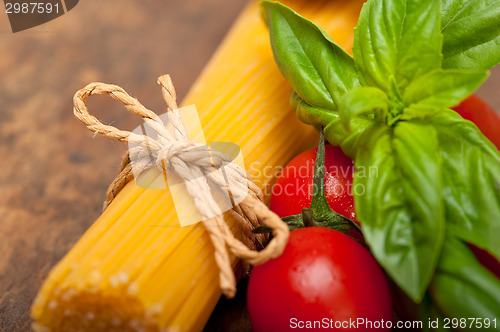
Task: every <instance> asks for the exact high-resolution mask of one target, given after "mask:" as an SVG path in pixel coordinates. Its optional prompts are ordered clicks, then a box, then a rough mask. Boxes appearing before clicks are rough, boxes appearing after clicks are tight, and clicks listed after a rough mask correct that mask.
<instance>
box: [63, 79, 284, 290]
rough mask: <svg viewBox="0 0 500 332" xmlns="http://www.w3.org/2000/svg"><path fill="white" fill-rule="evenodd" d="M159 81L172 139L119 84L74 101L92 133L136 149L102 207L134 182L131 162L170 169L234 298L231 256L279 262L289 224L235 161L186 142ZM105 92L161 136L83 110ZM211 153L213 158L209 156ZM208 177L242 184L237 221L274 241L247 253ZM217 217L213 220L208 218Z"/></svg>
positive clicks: (164, 83) (235, 193) (170, 90)
mask: <svg viewBox="0 0 500 332" xmlns="http://www.w3.org/2000/svg"><path fill="white" fill-rule="evenodd" d="M158 83H159V84H160V85H161V87H162V94H163V99H164V100H165V102H166V104H167V116H168V120H169V123H171V124H172V127H173V129H174V130H173V135H172V134H171V133H170V132H169V131H168V130H167V129H166V128H165V125H164V123H163V122H162V120H161V119H160V118H159V117H158V116H157V114H156V113H154V112H153V111H151V110H148V109H147V108H145V107H144V106H143V105H142V104H141V103H140V102H139V101H138V100H137V99H135V98H133V97H131V96H130V95H129V94H128V93H127V92H125V90H123V89H122V88H121V87H119V86H116V85H111V84H105V83H99V82H96V83H90V84H89V85H87V86H86V87H84V88H83V89H81V90H79V91H77V92H76V94H75V96H74V98H73V103H74V109H73V111H74V114H75V116H76V117H77V118H78V119H79V120H80V121H81V122H82V123H83V124H85V126H87V128H88V129H89V130H90V131H92V132H94V133H96V134H99V135H102V136H104V137H106V138H109V139H114V140H118V141H120V142H127V143H132V144H134V145H135V146H136V147H134V148H132V149H130V150H129V151H128V152H127V153H126V154H125V156H124V158H123V160H122V163H121V166H120V173H119V175H118V177H117V178H116V179H115V180H114V181H113V183H112V184H111V185H110V187H109V188H108V192H107V197H106V201H105V203H104V208H106V207H107V206H108V205H109V204H110V203H111V201H112V200H113V199H114V197H116V195H118V193H119V192H120V190H121V189H122V188H123V187H124V186H125V184H126V183H128V182H129V181H131V180H132V179H133V178H134V175H133V172H132V165H131V163H130V160H131V159H133V160H134V161H136V160H137V162H136V163H135V164H134V169H137V168H139V169H141V170H146V169H149V168H151V167H158V168H159V169H160V170H162V171H164V169H165V168H166V167H168V168H169V169H172V170H174V171H175V172H176V173H177V174H178V175H179V176H180V177H181V178H182V179H183V180H184V183H185V185H186V189H187V191H188V193H189V194H190V195H191V196H192V198H193V199H194V203H195V206H196V208H197V209H198V210H199V212H200V214H201V215H202V216H203V217H204V218H205V220H203V224H204V226H205V228H206V230H207V231H208V233H209V235H210V239H211V241H212V243H213V246H214V248H215V261H216V263H217V266H218V268H219V280H220V288H221V290H222V292H223V294H224V295H225V296H226V297H228V298H231V297H233V296H234V295H235V293H236V280H235V276H234V273H233V270H232V268H231V261H230V257H229V252H230V253H232V254H234V255H235V256H237V257H239V258H242V259H244V260H245V261H246V262H248V263H249V264H252V265H259V264H262V263H264V262H266V261H268V260H270V259H272V258H276V257H278V256H279V255H281V253H282V252H283V250H284V248H285V246H286V243H287V241H288V236H289V229H288V226H287V225H286V224H285V223H284V222H283V221H282V220H281V219H280V218H279V217H278V216H277V215H276V214H275V213H273V212H272V211H270V210H269V209H268V208H267V206H266V205H265V204H264V203H263V201H262V198H263V196H262V192H261V191H260V189H259V188H258V187H257V186H256V185H255V184H254V183H253V182H252V181H250V180H248V178H247V176H246V172H245V170H244V169H243V168H241V167H240V166H238V165H237V164H236V163H231V162H230V161H231V158H230V157H228V156H226V155H224V154H222V153H220V152H217V151H212V150H210V149H209V148H207V147H206V146H204V145H202V144H199V143H194V142H192V141H190V140H189V139H188V136H187V131H186V128H185V126H184V124H183V123H182V120H181V117H180V115H179V112H178V107H177V103H176V93H175V89H174V86H173V84H172V80H171V79H170V76H169V75H164V76H161V77H160V78H158ZM101 94H107V95H109V96H110V97H111V98H113V99H115V100H117V101H119V102H121V103H122V104H123V105H125V107H126V108H127V110H128V111H129V112H130V113H132V114H135V115H138V116H140V117H141V118H143V120H144V122H145V124H146V125H148V126H149V127H150V128H152V129H153V130H154V131H155V132H156V134H157V138H156V139H153V138H151V137H149V136H146V135H139V134H136V133H133V132H129V131H124V130H120V129H118V128H115V127H113V126H109V125H105V124H103V123H102V122H100V121H99V120H98V119H96V118H95V117H94V116H92V115H90V114H89V112H88V110H87V107H86V106H85V100H86V99H87V98H88V97H90V96H92V95H101ZM207 149H208V150H209V152H210V153H209V154H207ZM221 166H224V172H225V174H224V175H223V174H222V173H221V172H214V170H215V169H219V168H220V167H221ZM224 176H226V177H227V178H225V177H224ZM207 179H208V181H210V183H211V184H212V185H215V186H216V187H217V188H221V189H222V188H226V189H227V182H228V181H227V180H228V179H229V181H230V183H231V184H238V185H236V186H231V192H230V194H231V195H232V197H233V198H240V199H238V200H236V201H240V203H239V204H237V205H235V206H234V207H233V209H232V211H231V214H232V215H233V216H234V217H235V219H236V220H237V222H238V225H239V226H240V227H241V228H242V230H243V233H244V234H245V235H246V236H247V237H249V238H251V242H253V238H254V237H255V235H254V234H253V233H252V232H251V230H252V229H253V228H255V227H257V226H259V225H266V226H267V227H270V228H272V229H273V239H272V240H271V241H270V242H269V244H268V245H267V246H266V247H265V248H264V249H263V250H261V251H255V250H252V249H249V248H248V247H247V246H246V245H244V244H243V243H242V242H241V241H239V240H238V239H236V238H235V237H234V236H233V233H232V232H231V231H230V230H229V227H228V226H227V224H226V223H225V222H224V219H223V216H222V214H221V213H220V208H219V207H218V205H217V203H216V201H215V199H214V198H213V196H212V193H211V190H210V186H209V183H208V181H207ZM213 215H215V217H210V216H213ZM227 249H229V252H228V250H227Z"/></svg>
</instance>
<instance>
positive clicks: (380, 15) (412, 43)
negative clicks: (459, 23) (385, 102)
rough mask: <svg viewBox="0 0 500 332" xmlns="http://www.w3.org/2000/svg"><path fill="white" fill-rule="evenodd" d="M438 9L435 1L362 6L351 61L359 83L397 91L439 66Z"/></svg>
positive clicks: (375, 0) (374, 1) (405, 0)
mask: <svg viewBox="0 0 500 332" xmlns="http://www.w3.org/2000/svg"><path fill="white" fill-rule="evenodd" d="M440 30H441V12H440V9H439V1H437V0H403V1H383V0H372V1H368V2H367V3H365V4H364V5H363V9H362V10H361V14H360V17H359V21H358V26H357V27H356V29H355V31H354V46H353V53H354V61H355V63H356V66H357V67H358V69H359V74H360V80H361V81H362V83H363V84H362V85H369V86H375V87H378V88H380V89H382V90H384V91H385V92H386V93H389V91H390V82H389V80H388V78H389V77H390V76H394V78H395V79H396V82H397V85H398V88H399V91H400V92H401V93H402V94H403V93H404V90H405V88H406V86H407V85H408V84H410V82H412V81H414V80H415V79H416V78H417V77H419V76H421V75H423V74H425V73H427V72H429V71H431V70H435V69H438V68H441V48H442V35H441V32H440Z"/></svg>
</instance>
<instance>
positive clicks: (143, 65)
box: [0, 0, 500, 332]
mask: <svg viewBox="0 0 500 332" xmlns="http://www.w3.org/2000/svg"><path fill="white" fill-rule="evenodd" d="M245 2H246V1H245V0H237V1H235V0H233V1H223V0H211V1H202V0H189V1H182V0H169V1H157V0H144V1H137V0H135V1H134V0H85V1H80V3H79V4H78V5H77V6H76V7H75V8H74V9H73V10H71V11H70V12H68V13H67V14H65V15H63V16H61V17H59V18H57V19H55V20H54V21H51V22H48V23H46V24H44V25H41V26H39V27H35V28H32V29H29V30H25V31H22V32H18V33H15V34H14V33H12V31H11V28H10V26H9V20H8V18H7V15H6V14H5V13H4V10H3V6H0V8H1V9H2V11H1V12H0V167H1V168H0V331H9V332H10V331H28V330H29V329H30V324H31V321H30V319H29V309H30V306H31V302H32V301H33V298H34V297H35V295H36V292H37V290H38V288H39V287H40V285H41V283H42V282H43V280H44V278H45V277H46V276H47V274H48V272H49V270H50V268H51V267H52V266H53V265H54V264H56V263H57V262H58V261H59V260H60V259H61V258H62V256H63V255H64V254H65V253H66V252H67V251H68V250H69V249H70V248H71V246H72V245H73V244H74V243H75V242H76V241H77V239H78V238H79V237H80V236H81V235H82V234H83V233H84V232H85V230H86V229H87V228H88V227H89V226H90V225H91V223H92V222H93V221H94V220H95V219H96V218H97V217H98V216H99V214H100V212H101V206H102V201H103V200H104V195H105V190H106V188H107V186H108V184H109V183H110V182H111V181H112V179H113V178H114V176H115V175H116V169H117V167H118V165H119V162H120V158H121V155H122V153H123V152H125V149H126V145H125V144H120V143H114V142H110V141H108V140H106V139H104V138H101V137H97V138H95V139H92V134H90V133H89V132H88V131H87V130H86V129H85V128H84V127H83V125H82V124H80V123H79V122H78V121H77V120H76V119H75V118H74V117H73V114H72V97H73V94H74V93H75V92H76V91H77V90H78V89H80V88H82V87H83V86H85V85H86V84H88V83H90V82H92V81H103V82H106V83H114V84H118V85H120V86H122V87H123V88H125V89H126V90H127V91H128V92H129V93H130V94H132V95H133V96H135V97H137V98H138V99H139V100H140V101H141V102H142V103H143V104H144V105H145V106H146V107H148V108H150V109H152V110H155V111H157V112H160V113H161V112H162V111H163V110H164V103H163V100H162V98H161V93H160V89H159V87H158V86H157V84H156V79H157V77H158V76H159V75H161V74H166V73H169V74H171V76H172V77H173V80H174V83H175V86H176V89H177V92H178V97H179V99H182V97H183V96H184V95H185V94H186V92H187V91H188V89H189V87H190V85H191V84H192V83H193V81H194V80H195V79H196V77H197V76H198V74H199V73H200V71H201V70H202V68H203V66H204V64H205V63H206V62H207V61H208V60H209V58H210V55H211V54H212V53H213V52H214V50H215V49H216V47H217V45H218V44H219V42H220V41H221V40H222V38H223V36H224V35H225V33H226V32H227V30H228V29H229V27H230V26H231V24H232V22H233V21H234V20H235V18H236V16H237V14H238V13H239V12H240V11H241V9H242V8H243V6H244V4H245ZM499 82H500V70H498V69H497V70H496V71H495V73H494V75H493V77H492V78H490V80H489V81H488V82H487V83H486V85H485V86H484V87H483V88H482V89H481V90H480V92H479V94H480V95H481V96H483V97H484V98H485V99H486V100H487V101H489V102H490V103H491V104H492V105H493V106H494V107H495V108H496V109H497V110H500V96H499V94H498V92H497V91H498V84H499ZM88 105H89V109H90V111H91V113H93V114H94V115H96V116H97V117H98V118H99V119H101V120H102V121H103V122H105V123H110V124H113V125H114V126H116V127H119V128H123V129H127V130H130V129H133V128H135V127H136V126H137V125H138V124H139V123H138V121H137V120H136V119H134V117H133V116H130V115H129V114H128V113H127V112H125V111H124V110H123V109H122V107H121V105H119V104H118V103H116V102H112V101H110V100H108V98H107V97H94V98H92V100H90V101H89V103H88ZM242 293H244V292H240V294H242ZM224 305H225V306H226V308H228V310H229V308H231V309H230V310H232V311H230V314H229V316H233V317H234V316H238V315H239V314H240V311H239V309H238V306H236V305H234V303H228V302H227V301H224ZM221 311H222V312H223V311H224V310H219V312H218V313H217V314H216V315H215V316H216V317H214V318H213V319H212V320H211V321H210V323H209V326H210V329H212V330H216V327H217V326H218V327H220V328H221V329H222V327H223V326H225V328H226V330H231V329H233V330H235V329H236V328H241V326H240V327H237V325H234V324H233V325H231V324H228V323H225V324H223V325H220V324H218V322H219V320H220V319H224V318H221V316H223V315H222V314H221Z"/></svg>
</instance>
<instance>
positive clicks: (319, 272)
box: [247, 227, 392, 332]
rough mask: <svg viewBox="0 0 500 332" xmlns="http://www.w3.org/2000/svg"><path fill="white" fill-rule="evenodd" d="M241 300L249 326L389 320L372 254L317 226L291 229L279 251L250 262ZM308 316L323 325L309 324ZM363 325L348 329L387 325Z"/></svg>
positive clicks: (336, 324)
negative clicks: (256, 262) (244, 299)
mask: <svg viewBox="0 0 500 332" xmlns="http://www.w3.org/2000/svg"><path fill="white" fill-rule="evenodd" d="M247 304H248V313H249V316H250V322H251V324H252V328H253V330H254V331H255V332H261V331H273V332H280V331H290V330H297V329H298V328H300V327H308V326H309V327H311V326H312V327H313V328H310V329H309V328H308V329H307V330H308V331H317V330H318V331H322V330H324V329H325V327H326V326H328V328H332V327H333V328H335V327H337V329H340V330H342V329H344V330H350V329H352V327H353V326H352V325H349V324H348V322H352V321H357V319H358V318H359V319H364V320H365V321H368V320H369V321H371V322H372V323H373V322H377V323H376V324H379V323H380V322H382V321H383V322H384V324H392V306H391V296H390V293H389V286H388V284H387V280H386V279H385V276H384V274H383V272H382V270H381V269H380V267H379V266H378V265H377V262H376V261H375V259H374V258H373V256H372V255H371V254H370V253H369V252H368V250H367V249H365V248H364V247H363V246H362V245H360V244H359V243H357V242H356V241H354V240H353V239H351V238H350V237H348V236H347V235H344V234H342V233H340V232H338V231H334V230H331V229H328V228H323V227H307V228H301V229H297V230H294V231H292V232H291V233H290V239H289V241H288V244H287V246H286V248H285V251H284V252H283V254H282V255H281V256H280V257H278V258H276V259H273V260H270V261H269V262H267V263H265V264H263V265H258V266H255V267H254V268H253V270H252V274H251V276H250V280H249V284H248V291H247ZM314 321H316V322H318V321H319V322H321V324H323V325H322V326H320V325H319V324H318V323H316V328H314V325H311V324H314ZM308 324H309V325H308ZM342 325H343V328H342ZM383 326H384V327H390V325H389V326H387V325H383ZM365 327H366V326H363V325H360V326H358V329H354V330H356V331H372V330H373V331H388V330H390V328H385V329H384V328H373V329H370V328H365Z"/></svg>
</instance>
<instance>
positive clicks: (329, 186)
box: [271, 145, 356, 221]
mask: <svg viewBox="0 0 500 332" xmlns="http://www.w3.org/2000/svg"><path fill="white" fill-rule="evenodd" d="M317 150H318V149H311V150H308V151H305V152H303V153H301V154H299V155H298V156H297V157H295V158H293V159H292V160H291V161H290V162H289V163H288V164H287V165H286V166H285V168H284V169H283V171H282V172H281V174H280V175H279V176H278V178H277V179H276V183H275V184H274V186H273V192H272V197H271V210H273V211H274V212H275V213H276V214H277V215H278V216H280V217H281V218H283V217H286V216H290V215H295V214H299V213H301V212H302V209H303V208H307V207H309V205H311V198H312V193H313V189H314V187H313V177H314V165H315V161H316V152H317ZM353 168H354V165H353V162H352V160H351V159H350V158H349V157H347V156H346V155H345V154H344V153H343V152H342V150H341V149H340V147H338V146H331V145H327V146H325V192H326V199H327V201H328V205H330V207H331V208H332V210H333V211H335V212H337V213H339V214H341V215H343V216H344V217H347V218H349V219H351V220H354V221H355V220H356V212H355V211H354V200H353V196H352V194H351V188H352V182H353V179H352V173H353Z"/></svg>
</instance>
